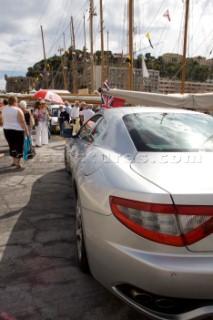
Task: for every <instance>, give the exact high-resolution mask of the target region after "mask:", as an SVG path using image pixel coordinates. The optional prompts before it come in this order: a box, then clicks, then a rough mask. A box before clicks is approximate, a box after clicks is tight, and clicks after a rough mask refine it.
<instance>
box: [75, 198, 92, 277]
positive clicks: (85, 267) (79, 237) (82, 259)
mask: <svg viewBox="0 0 213 320" xmlns="http://www.w3.org/2000/svg"><path fill="white" fill-rule="evenodd" d="M75 226H76V229H75V230H76V248H77V256H78V262H79V266H80V269H81V270H82V271H83V272H84V273H88V272H89V264H88V260H87V254H86V248H85V243H84V234H83V225H82V210H81V206H80V203H79V200H78V199H76V224H75Z"/></svg>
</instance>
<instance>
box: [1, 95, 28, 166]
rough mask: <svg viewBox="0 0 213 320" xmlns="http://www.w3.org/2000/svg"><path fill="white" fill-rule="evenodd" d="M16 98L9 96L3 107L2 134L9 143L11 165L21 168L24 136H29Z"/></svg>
mask: <svg viewBox="0 0 213 320" xmlns="http://www.w3.org/2000/svg"><path fill="white" fill-rule="evenodd" d="M17 103H18V101H17V98H16V97H15V96H10V97H9V98H8V105H7V106H5V107H4V108H3V111H2V115H3V129H4V136H5V138H6V140H7V142H8V145H9V151H10V156H11V157H12V159H13V162H12V164H11V166H16V167H17V168H21V167H22V165H21V164H20V160H21V158H22V157H23V149H24V136H25V134H26V136H27V137H29V131H28V128H27V125H26V122H25V118H24V114H23V111H22V110H21V109H20V108H19V107H18V106H17Z"/></svg>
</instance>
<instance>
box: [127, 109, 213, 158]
mask: <svg viewBox="0 0 213 320" xmlns="http://www.w3.org/2000/svg"><path fill="white" fill-rule="evenodd" d="M123 121H124V123H125V125H126V127H127V129H128V131H129V134H130V136H131V138H132V140H133V142H134V144H135V147H136V149H137V150H138V151H158V152H159V151H166V152H169V151H171V152H176V151H177V152H179V151H183V152H184V151H186V152H188V151H192V152H193V151H213V117H211V116H209V115H205V114H202V113H201V114H189V113H135V114H129V115H126V116H124V117H123Z"/></svg>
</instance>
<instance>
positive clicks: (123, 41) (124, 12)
mask: <svg viewBox="0 0 213 320" xmlns="http://www.w3.org/2000/svg"><path fill="white" fill-rule="evenodd" d="M126 8H127V5H126V3H125V4H124V11H123V32H122V45H124V43H125V39H126V35H125V30H126V26H125V22H126V20H127V19H126V14H127V10H126ZM121 49H122V52H124V47H123V46H122V48H121Z"/></svg>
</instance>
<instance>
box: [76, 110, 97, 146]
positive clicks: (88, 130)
mask: <svg viewBox="0 0 213 320" xmlns="http://www.w3.org/2000/svg"><path fill="white" fill-rule="evenodd" d="M102 117H103V116H102V115H101V114H97V115H94V116H93V117H92V118H91V119H89V120H88V121H87V122H86V123H85V124H84V125H83V127H82V128H81V129H80V131H79V133H78V137H79V139H81V140H84V141H85V142H88V143H92V142H93V141H94V139H93V135H92V132H93V130H94V129H95V126H96V123H97V122H98V121H99V120H100V119H101V118H102Z"/></svg>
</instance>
